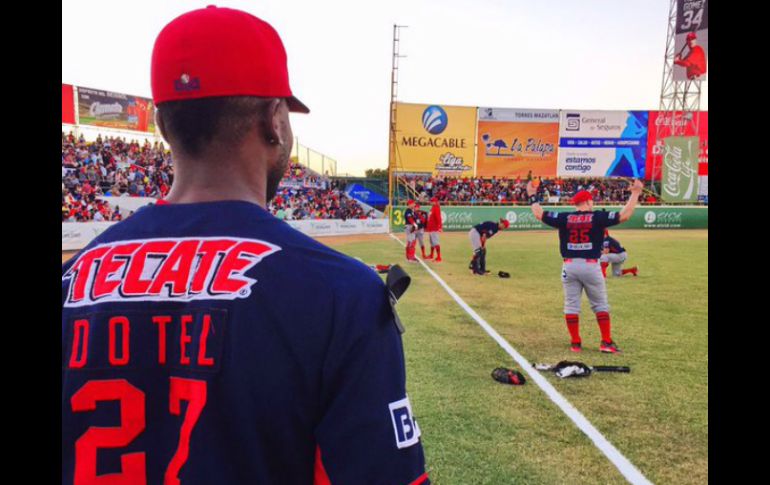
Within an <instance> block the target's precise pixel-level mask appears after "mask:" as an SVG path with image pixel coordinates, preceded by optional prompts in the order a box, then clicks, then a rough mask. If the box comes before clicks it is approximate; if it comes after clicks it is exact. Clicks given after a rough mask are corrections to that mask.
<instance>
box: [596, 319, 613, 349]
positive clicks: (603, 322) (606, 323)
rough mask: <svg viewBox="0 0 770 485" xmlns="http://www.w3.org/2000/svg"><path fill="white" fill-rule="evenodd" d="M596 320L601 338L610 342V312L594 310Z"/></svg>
mask: <svg viewBox="0 0 770 485" xmlns="http://www.w3.org/2000/svg"><path fill="white" fill-rule="evenodd" d="M596 321H597V323H599V331H600V332H601V333H602V340H604V341H605V342H612V337H611V336H610V314H609V313H607V312H596Z"/></svg>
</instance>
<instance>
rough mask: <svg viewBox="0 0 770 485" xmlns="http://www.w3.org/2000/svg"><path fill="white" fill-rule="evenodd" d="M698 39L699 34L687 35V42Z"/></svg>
mask: <svg viewBox="0 0 770 485" xmlns="http://www.w3.org/2000/svg"><path fill="white" fill-rule="evenodd" d="M697 38H698V34H696V33H695V32H690V33H689V34H687V40H693V39H697Z"/></svg>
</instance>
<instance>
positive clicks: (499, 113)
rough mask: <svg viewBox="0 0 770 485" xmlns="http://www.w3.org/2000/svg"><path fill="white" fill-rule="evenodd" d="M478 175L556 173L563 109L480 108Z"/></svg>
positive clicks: (477, 150)
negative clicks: (560, 117)
mask: <svg viewBox="0 0 770 485" xmlns="http://www.w3.org/2000/svg"><path fill="white" fill-rule="evenodd" d="M476 136H477V140H476V142H477V143H476V147H477V148H476V176H478V177H492V176H495V177H519V176H520V177H526V176H527V175H529V174H530V173H531V174H532V175H533V176H543V177H552V176H554V175H556V163H557V149H558V146H559V111H557V110H526V109H511V108H479V121H478V130H477V135H476Z"/></svg>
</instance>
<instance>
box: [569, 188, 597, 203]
mask: <svg viewBox="0 0 770 485" xmlns="http://www.w3.org/2000/svg"><path fill="white" fill-rule="evenodd" d="M589 200H594V197H593V196H592V195H591V192H589V191H587V190H581V191H580V192H578V193H577V194H575V196H574V197H573V198H572V203H573V204H575V205H578V204H582V203H583V202H588V201H589Z"/></svg>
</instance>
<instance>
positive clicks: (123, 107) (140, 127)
mask: <svg viewBox="0 0 770 485" xmlns="http://www.w3.org/2000/svg"><path fill="white" fill-rule="evenodd" d="M78 115H79V118H80V124H81V125H93V126H103V127H105V128H115V129H118V130H134V131H143V132H148V133H154V132H155V105H154V104H153V102H152V100H151V99H147V98H140V97H138V96H131V95H130V94H121V93H113V92H111V91H103V90H100V89H91V88H84V87H80V86H78Z"/></svg>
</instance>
